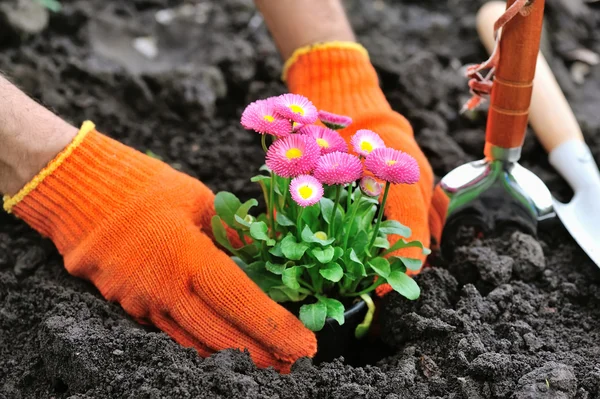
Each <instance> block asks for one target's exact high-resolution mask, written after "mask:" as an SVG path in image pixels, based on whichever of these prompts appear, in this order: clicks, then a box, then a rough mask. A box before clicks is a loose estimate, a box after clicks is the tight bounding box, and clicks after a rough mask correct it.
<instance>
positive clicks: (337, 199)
mask: <svg viewBox="0 0 600 399" xmlns="http://www.w3.org/2000/svg"><path fill="white" fill-rule="evenodd" d="M341 189H342V186H340V185H336V186H335V202H334V203H333V214H332V215H331V223H330V224H329V231H328V232H327V233H328V234H327V236H328V237H331V234H333V233H335V229H334V226H335V217H336V215H337V207H338V204H339V203H340V194H341V193H342V190H341Z"/></svg>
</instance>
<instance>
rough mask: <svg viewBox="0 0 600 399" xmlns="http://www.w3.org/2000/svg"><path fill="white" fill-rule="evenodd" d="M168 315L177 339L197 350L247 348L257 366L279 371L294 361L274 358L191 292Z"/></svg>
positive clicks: (286, 368)
mask: <svg viewBox="0 0 600 399" xmlns="http://www.w3.org/2000/svg"><path fill="white" fill-rule="evenodd" d="M238 311H244V309H239V310H238ZM170 314H172V317H173V322H174V323H175V324H174V325H175V326H176V327H177V328H178V329H177V330H176V331H175V334H176V336H177V338H178V339H180V340H181V343H182V344H184V345H185V344H186V343H187V345H191V346H194V347H195V348H198V347H199V348H201V349H202V350H199V352H200V353H203V352H206V351H208V353H209V354H210V353H214V352H216V351H219V350H222V349H228V348H235V349H239V350H242V351H243V350H245V349H247V350H248V352H249V353H250V357H251V358H252V360H253V361H254V363H256V365H257V366H258V367H261V368H265V367H269V366H273V367H274V368H275V369H277V370H279V371H286V370H288V369H289V368H290V366H291V364H292V363H293V362H284V361H281V360H279V359H277V358H276V357H275V356H274V354H273V353H272V352H271V349H270V348H267V347H265V346H264V345H262V344H261V343H260V342H257V341H256V340H255V339H254V338H252V337H250V336H249V335H248V334H246V333H245V332H244V331H240V330H239V329H238V328H236V327H235V326H233V325H231V324H230V323H229V322H228V321H227V320H224V319H223V317H221V315H220V314H219V313H218V312H217V311H216V310H215V309H213V308H212V307H211V306H210V305H209V304H207V303H206V302H205V301H203V300H202V298H200V297H198V296H197V295H196V294H195V293H193V292H191V291H190V292H189V293H187V294H185V295H183V296H182V297H181V298H180V299H179V301H178V302H177V303H176V304H175V305H174V306H173V307H172V308H171V309H170ZM173 337H174V338H175V336H173ZM177 338H176V340H177ZM178 342H179V341H178ZM204 356H205V355H204Z"/></svg>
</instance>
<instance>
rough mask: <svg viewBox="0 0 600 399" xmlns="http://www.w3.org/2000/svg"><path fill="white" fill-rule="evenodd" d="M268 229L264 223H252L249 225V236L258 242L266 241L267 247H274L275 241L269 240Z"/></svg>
mask: <svg viewBox="0 0 600 399" xmlns="http://www.w3.org/2000/svg"><path fill="white" fill-rule="evenodd" d="M268 231H269V228H268V227H267V224H266V223H265V222H254V223H252V224H251V225H250V236H251V237H252V238H254V239H255V240H258V241H266V242H267V245H268V246H273V245H275V240H273V239H271V238H269V234H268Z"/></svg>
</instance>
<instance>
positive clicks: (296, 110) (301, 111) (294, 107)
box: [290, 104, 304, 116]
mask: <svg viewBox="0 0 600 399" xmlns="http://www.w3.org/2000/svg"><path fill="white" fill-rule="evenodd" d="M290 109H291V110H292V112H293V113H295V114H300V115H302V116H304V108H302V107H301V106H299V105H296V104H292V105H290Z"/></svg>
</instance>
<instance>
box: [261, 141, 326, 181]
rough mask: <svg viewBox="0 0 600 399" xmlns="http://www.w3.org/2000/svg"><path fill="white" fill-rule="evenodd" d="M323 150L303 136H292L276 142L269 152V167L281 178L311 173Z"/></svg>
mask: <svg viewBox="0 0 600 399" xmlns="http://www.w3.org/2000/svg"><path fill="white" fill-rule="evenodd" d="M320 153H321V150H320V149H319V146H318V145H317V143H316V142H315V141H314V140H311V139H309V138H308V137H306V136H302V135H297V134H295V135H290V136H288V137H284V138H282V139H279V140H277V141H275V142H274V143H273V144H271V146H270V147H269V150H268V151H267V162H266V163H267V166H268V167H269V168H270V169H271V170H272V171H273V172H275V174H276V175H278V176H281V177H296V176H299V175H303V174H307V173H310V172H311V171H312V170H313V169H314V167H315V165H316V163H317V160H318V159H319V155H320Z"/></svg>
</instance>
